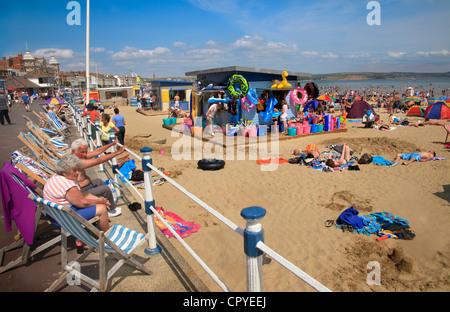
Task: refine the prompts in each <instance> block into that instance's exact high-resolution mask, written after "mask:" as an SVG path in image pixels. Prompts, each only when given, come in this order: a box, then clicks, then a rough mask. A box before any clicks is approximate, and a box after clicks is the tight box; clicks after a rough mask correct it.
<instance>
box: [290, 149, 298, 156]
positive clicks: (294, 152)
mask: <svg viewBox="0 0 450 312" xmlns="http://www.w3.org/2000/svg"><path fill="white" fill-rule="evenodd" d="M292 154H293V155H294V156H300V151H299V150H298V149H295V150H294V151H293V152H292Z"/></svg>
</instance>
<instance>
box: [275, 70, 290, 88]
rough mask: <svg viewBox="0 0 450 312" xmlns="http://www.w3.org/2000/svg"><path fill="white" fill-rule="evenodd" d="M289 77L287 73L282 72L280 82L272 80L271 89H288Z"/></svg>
mask: <svg viewBox="0 0 450 312" xmlns="http://www.w3.org/2000/svg"><path fill="white" fill-rule="evenodd" d="M288 76H289V74H288V72H287V71H286V70H284V71H283V72H282V73H281V78H282V79H281V81H278V80H274V81H273V82H274V84H273V85H272V86H271V88H272V89H284V88H290V87H292V85H291V84H290V83H289V82H288V81H287V79H286V78H287V77H288Z"/></svg>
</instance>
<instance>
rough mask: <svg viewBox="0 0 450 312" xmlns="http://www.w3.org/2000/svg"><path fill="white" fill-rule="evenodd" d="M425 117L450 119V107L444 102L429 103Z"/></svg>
mask: <svg viewBox="0 0 450 312" xmlns="http://www.w3.org/2000/svg"><path fill="white" fill-rule="evenodd" d="M424 117H425V118H428V119H450V107H448V106H447V105H445V104H444V103H436V104H432V105H428V107H427V109H426V110H425V114H424Z"/></svg>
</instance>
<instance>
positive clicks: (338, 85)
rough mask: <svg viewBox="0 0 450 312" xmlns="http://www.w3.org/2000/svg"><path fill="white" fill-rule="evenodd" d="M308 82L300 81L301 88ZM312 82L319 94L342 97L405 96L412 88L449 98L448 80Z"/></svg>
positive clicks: (417, 91) (449, 84)
mask: <svg viewBox="0 0 450 312" xmlns="http://www.w3.org/2000/svg"><path fill="white" fill-rule="evenodd" d="M307 82H310V81H301V82H300V83H301V85H302V86H303V85H304V84H306V83H307ZM311 82H314V83H315V84H316V85H317V86H318V87H319V89H320V94H323V93H328V92H332V93H334V92H337V94H338V95H343V94H344V93H345V92H346V91H356V92H357V93H361V94H371V93H372V91H374V92H377V94H381V93H382V92H384V94H393V93H394V92H398V93H399V94H400V95H402V94H406V92H407V90H408V88H413V89H414V93H419V92H425V93H428V92H429V93H430V97H435V98H438V97H441V96H450V93H449V92H450V91H449V90H450V78H433V79H374V80H319V81H311Z"/></svg>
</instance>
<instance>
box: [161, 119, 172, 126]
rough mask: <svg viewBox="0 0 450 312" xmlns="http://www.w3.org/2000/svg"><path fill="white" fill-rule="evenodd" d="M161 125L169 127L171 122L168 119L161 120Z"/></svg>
mask: <svg viewBox="0 0 450 312" xmlns="http://www.w3.org/2000/svg"><path fill="white" fill-rule="evenodd" d="M163 124H164V126H169V125H171V124H172V122H171V121H170V119H169V118H164V119H163Z"/></svg>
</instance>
